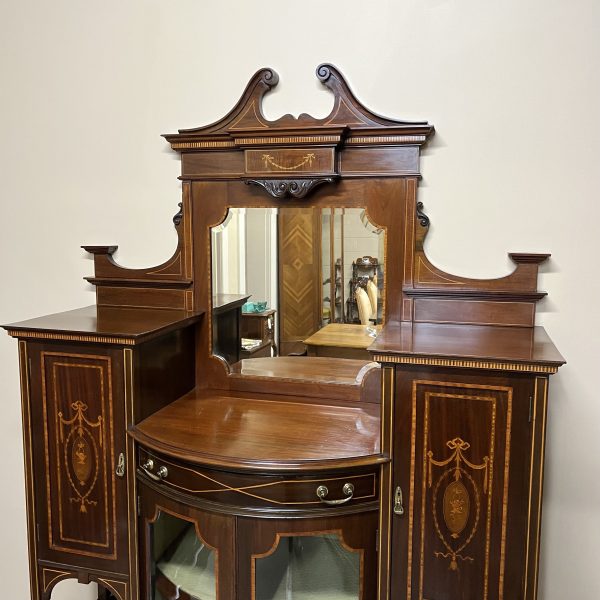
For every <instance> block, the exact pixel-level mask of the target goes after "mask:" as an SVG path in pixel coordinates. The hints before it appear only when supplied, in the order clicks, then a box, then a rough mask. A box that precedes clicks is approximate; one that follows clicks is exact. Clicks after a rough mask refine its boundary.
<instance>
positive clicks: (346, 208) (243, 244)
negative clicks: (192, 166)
mask: <svg viewBox="0 0 600 600" xmlns="http://www.w3.org/2000/svg"><path fill="white" fill-rule="evenodd" d="M408 191H409V187H408V186H407V185H406V183H405V182H404V181H400V184H399V183H398V181H392V180H391V179H384V178H382V179H379V180H376V181H367V180H359V179H354V180H343V179H342V180H339V181H336V182H335V183H331V184H329V185H323V186H320V187H318V188H317V189H315V190H314V191H313V192H312V193H311V195H310V196H309V197H307V198H304V199H302V200H292V199H286V200H281V199H276V198H271V197H269V195H268V194H266V193H265V191H264V190H263V189H262V188H260V187H258V186H249V185H245V184H244V183H243V182H227V183H223V182H219V183H217V182H194V183H193V184H192V199H193V202H192V206H193V211H194V212H193V219H194V226H195V229H196V231H197V232H198V233H197V234H196V238H195V239H194V244H195V246H196V248H198V247H200V248H206V249H207V252H206V253H202V254H196V257H195V263H196V274H197V277H196V281H197V282H198V284H199V285H198V286H197V288H196V292H197V294H198V295H197V298H198V300H199V301H201V302H204V303H205V304H204V305H205V306H206V311H207V316H206V318H205V319H204V321H203V323H202V324H201V325H200V336H199V337H200V344H201V345H202V347H203V348H204V351H205V352H206V354H205V356H206V358H207V360H206V361H204V363H203V364H202V365H199V368H200V369H201V370H204V372H206V373H210V377H211V378H213V377H216V378H222V377H225V378H226V377H228V375H230V374H234V375H235V376H236V377H237V376H238V375H239V372H240V371H239V369H235V368H234V369H232V368H231V367H232V365H234V364H236V363H238V362H239V361H240V360H247V359H249V356H248V355H247V354H246V356H244V355H243V349H242V348H243V347H242V345H241V338H242V337H244V338H245V337H246V336H243V335H241V333H238V331H240V329H239V328H240V327H241V320H242V307H243V306H244V305H245V304H247V303H252V304H256V305H257V306H246V308H245V309H244V310H245V311H250V310H252V309H256V310H258V311H259V312H263V313H268V312H269V311H271V310H275V313H274V314H273V315H267V317H266V320H267V321H268V320H269V316H270V319H271V327H272V330H273V340H272V342H267V343H266V344H264V345H263V346H262V348H259V350H260V351H264V352H265V354H263V355H259V357H260V358H263V357H265V356H289V355H292V354H308V355H316V356H321V355H322V354H321V350H320V349H319V350H318V351H317V352H314V353H313V352H310V351H309V350H310V349H309V348H307V345H306V344H305V343H304V340H306V339H308V338H310V337H311V336H312V335H313V334H315V333H317V332H319V331H320V330H322V329H323V327H324V326H327V325H352V326H353V327H356V329H357V330H360V332H361V333H362V335H363V336H365V338H366V339H367V341H366V342H365V343H364V344H363V347H362V348H359V349H358V350H359V352H358V353H354V354H353V353H352V352H346V351H342V352H341V353H339V352H338V351H337V350H333V351H332V353H331V354H330V355H331V356H337V357H347V358H353V359H356V358H361V359H362V360H369V355H368V353H367V352H366V347H367V346H368V345H369V344H370V341H371V340H373V339H375V338H374V337H373V334H371V335H369V332H368V329H369V330H371V331H372V332H373V333H375V332H376V331H377V328H378V327H379V326H380V325H382V324H383V323H384V322H387V321H388V320H389V319H391V320H398V319H399V318H400V312H399V311H400V306H401V305H400V303H398V302H392V303H390V302H389V301H388V298H398V296H399V295H400V294H401V291H400V289H401V280H399V279H398V278H397V277H396V278H389V277H388V272H391V273H396V274H398V273H400V272H401V270H402V264H403V253H404V248H403V246H402V244H398V243H394V242H393V241H392V240H393V237H394V236H393V235H390V233H388V232H390V231H401V230H402V228H403V227H404V219H405V199H404V196H405V195H406V193H407V192H408ZM208 199H210V202H209V200H208ZM399 208H400V210H399ZM286 219H287V220H286ZM294 219H296V220H297V221H300V222H301V221H302V219H303V220H304V221H305V222H310V223H312V224H311V227H310V229H311V231H312V234H313V235H314V237H315V238H316V239H317V240H318V241H316V242H315V243H311V244H310V245H309V244H307V243H306V236H305V233H303V232H301V231H300V229H299V226H298V223H294ZM282 222H283V226H282ZM283 227H287V229H288V231H292V232H293V233H292V237H294V235H297V237H298V238H299V239H301V240H302V242H303V243H304V245H305V246H307V247H308V246H310V248H312V250H313V257H312V259H311V261H312V264H311V265H310V266H305V265H304V264H301V262H302V261H301V260H300V261H297V260H296V258H297V257H295V256H293V254H292V252H291V251H292V250H293V249H294V243H291V244H290V243H288V244H287V245H285V246H284V244H285V240H284V239H283V238H284V235H283V234H282V231H281V229H282V228H283ZM342 227H343V228H344V232H345V234H346V235H345V236H344V237H345V238H346V240H345V242H344V244H343V245H344V247H343V248H342V239H343V236H342ZM242 229H243V231H241V230H242ZM251 230H253V231H259V234H258V236H259V237H260V239H259V241H258V243H256V244H255V243H254V242H253V241H252V239H251V236H249V235H248V232H249V231H251ZM332 233H333V239H332ZM338 234H339V235H338ZM336 238H337V239H336ZM332 242H333V243H332ZM296 245H297V244H296ZM282 247H283V248H284V249H285V250H290V253H289V254H290V256H283V252H282V251H281V249H282ZM323 249H324V250H323ZM269 251H270V252H271V254H270V255H269V257H267V252H269ZM336 254H337V256H336ZM332 255H333V256H334V261H333V265H332V261H331V256H332ZM282 258H283V259H284V260H282ZM338 258H339V259H341V260H340V263H341V264H340V265H338V275H339V276H338V277H335V268H336V262H337V260H338ZM233 261H235V262H233ZM307 262H308V261H307ZM294 263H295V264H294ZM353 263H354V265H353ZM224 265H225V269H223V266H224ZM240 265H242V266H243V268H242V269H240ZM244 265H245V266H244ZM286 265H287V270H288V274H287V276H288V278H289V272H292V273H293V272H294V271H295V270H298V271H300V272H301V270H302V269H304V268H306V272H307V276H310V277H312V280H313V284H312V287H313V292H314V298H315V300H314V304H313V310H312V316H311V317H310V318H311V319H312V321H310V323H309V325H308V326H307V329H306V331H305V332H301V333H300V334H298V335H296V339H293V333H292V334H290V328H289V327H288V328H287V329H286V324H285V323H283V319H282V313H283V316H285V311H286V308H287V310H291V311H293V310H294V308H295V307H293V306H292V307H291V308H290V307H289V303H288V305H287V306H286V305H285V304H283V303H284V301H285V298H282V296H284V293H283V292H282V290H283V287H284V284H286V279H285V275H283V276H282V274H283V271H284V266H286ZM332 266H333V270H334V278H333V284H334V285H335V283H336V279H339V280H340V281H339V284H340V285H339V286H338V289H337V290H336V289H335V288H334V294H337V296H336V295H334V296H332V295H331V290H332V287H331V283H332V279H331V273H332ZM340 267H341V268H343V269H344V270H343V272H341V273H340V271H341V268H340ZM390 270H391V271H390ZM257 272H258V276H257V277H254V276H253V275H249V273H257ZM200 273H202V274H203V277H202V279H201V278H200ZM207 274H209V275H208V276H207ZM258 278H260V281H258ZM353 279H355V280H356V281H354V282H353V281H352V280H353ZM288 281H289V282H290V284H289V285H288V286H287V287H288V291H289V290H290V289H291V290H292V291H291V294H293V293H294V290H293V287H294V285H295V284H298V281H297V280H296V279H289V280H288ZM369 283H371V285H368V284H369ZM308 287H310V286H308ZM374 287H375V288H376V290H375V294H372V296H374V301H375V302H374V304H375V310H373V307H372V305H371V303H370V299H369V297H368V294H369V291H368V289H369V288H371V291H373V288H374ZM358 289H361V290H362V291H363V292H364V294H365V296H366V297H367V302H369V305H370V306H371V310H370V312H369V314H368V316H367V320H366V322H365V323H364V324H362V325H361V321H360V314H359V311H358V305H357V304H356V303H355V302H353V300H354V299H355V297H356V292H357V290H358ZM256 290H258V291H256ZM331 297H333V298H334V302H335V301H336V299H337V306H338V307H341V306H342V303H343V313H342V311H341V310H340V311H339V312H338V313H337V314H336V315H335V316H334V317H333V318H332V316H331V315H332V313H331V308H330V298H331ZM292 300H293V297H292ZM261 301H262V302H265V301H266V302H267V306H266V307H264V305H263V306H261V305H260V304H259V302H261ZM282 305H283V310H280V309H281V307H282ZM262 308H264V310H262V311H261V310H260V309H262ZM278 313H279V314H278ZM307 313H308V310H307ZM253 314H256V313H252V312H244V317H243V318H244V320H245V321H247V322H252V319H255V318H256V317H254V316H253ZM342 314H343V317H342ZM245 315H249V316H248V317H246V316H245ZM342 318H343V319H345V320H344V321H341V319H342ZM306 320H308V319H306ZM244 327H245V328H246V329H244V330H243V331H247V330H248V329H247V327H248V326H247V325H246V324H245V325H244ZM265 327H268V322H267V324H266V325H265ZM258 329H260V328H258V327H257V328H255V329H254V332H255V333H254V334H253V335H255V336H256V335H257V330H258ZM263 331H264V329H263ZM258 333H260V331H258ZM286 335H288V336H289V338H287V339H286ZM232 336H233V337H234V338H235V337H236V336H237V337H238V338H239V344H238V343H237V341H236V342H235V343H231V341H229V342H228V339H229V340H231V338H232ZM290 338H291V339H290ZM250 339H253V338H252V337H250ZM254 339H257V338H254ZM244 341H245V340H244ZM326 355H327V354H326Z"/></svg>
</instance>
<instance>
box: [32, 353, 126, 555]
mask: <svg viewBox="0 0 600 600" xmlns="http://www.w3.org/2000/svg"><path fill="white" fill-rule="evenodd" d="M41 367H42V403H43V417H44V453H45V466H46V473H45V475H46V492H47V511H48V513H47V519H48V521H47V522H48V531H47V536H48V545H49V548H51V549H52V550H58V551H64V552H71V553H77V554H82V555H86V556H93V557H100V558H107V559H116V558H117V524H116V510H117V509H116V494H115V485H116V482H115V474H114V466H115V465H116V462H115V456H114V432H113V420H114V400H113V387H112V386H113V381H112V373H111V369H112V365H111V359H110V358H109V357H107V356H94V355H88V354H62V353H56V352H42V353H41Z"/></svg>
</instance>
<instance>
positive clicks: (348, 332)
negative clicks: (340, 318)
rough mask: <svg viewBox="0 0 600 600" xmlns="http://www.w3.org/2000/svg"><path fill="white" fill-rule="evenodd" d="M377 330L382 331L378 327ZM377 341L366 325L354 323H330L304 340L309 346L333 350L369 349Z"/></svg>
mask: <svg viewBox="0 0 600 600" xmlns="http://www.w3.org/2000/svg"><path fill="white" fill-rule="evenodd" d="M377 329H378V330H379V329H381V326H380V325H378V326H377ZM374 341H375V338H374V337H371V336H370V335H369V334H368V333H367V330H366V326H365V325H355V324H352V323H330V324H329V325H325V327H323V328H322V329H319V331H317V332H316V333H313V334H312V335H311V336H310V337H308V338H306V339H305V340H304V343H305V344H306V345H307V346H329V347H333V348H363V349H364V348H368V347H369V346H370V345H371V344H372V343H373V342H374Z"/></svg>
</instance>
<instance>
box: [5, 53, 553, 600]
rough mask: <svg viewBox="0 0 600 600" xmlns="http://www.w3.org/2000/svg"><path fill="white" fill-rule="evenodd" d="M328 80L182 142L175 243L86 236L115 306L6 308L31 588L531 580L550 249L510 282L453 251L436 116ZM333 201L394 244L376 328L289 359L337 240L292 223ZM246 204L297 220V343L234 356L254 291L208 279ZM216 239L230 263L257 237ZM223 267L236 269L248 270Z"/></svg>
mask: <svg viewBox="0 0 600 600" xmlns="http://www.w3.org/2000/svg"><path fill="white" fill-rule="evenodd" d="M317 77H318V78H319V80H320V81H321V82H322V83H323V84H324V85H325V86H326V87H327V88H329V90H330V91H331V92H332V93H333V96H334V106H333V109H332V112H331V114H330V115H329V116H327V117H325V118H324V119H314V118H313V117H310V116H309V115H301V116H300V117H298V118H294V117H292V116H290V115H286V116H283V117H281V118H280V119H278V120H277V121H269V120H267V119H266V118H265V117H264V115H263V113H262V108H261V106H262V98H263V96H264V94H265V93H266V92H268V91H269V90H270V89H271V88H273V87H274V86H275V85H277V82H278V77H277V74H276V73H275V72H274V71H273V70H271V69H262V70H260V71H258V72H257V73H256V74H255V75H254V77H253V78H252V79H251V81H250V83H249V84H248V86H247V87H246V90H245V91H244V93H243V94H242V97H241V98H240V100H239V101H238V103H237V104H236V105H235V106H234V108H233V109H232V110H231V111H230V112H229V113H228V114H227V115H226V116H225V117H224V118H223V119H221V120H220V121H218V122H216V123H214V124H212V125H208V126H205V127H199V128H194V129H186V130H180V131H179V132H178V133H176V134H172V135H166V136H165V138H166V139H167V141H168V142H169V143H170V144H171V147H172V148H173V149H174V150H175V151H177V152H180V153H181V158H182V174H181V177H180V179H181V181H182V202H181V205H180V210H179V211H178V212H177V214H176V215H175V217H174V219H173V221H174V225H175V228H176V230H177V233H178V240H179V241H178V245H177V249H176V251H175V254H174V255H173V256H172V257H171V258H170V259H169V260H167V261H166V262H164V263H163V264H161V265H158V266H156V267H153V268H149V269H127V268H124V267H121V266H119V265H118V263H117V262H116V261H115V260H114V256H113V255H114V253H115V251H116V247H115V246H86V247H85V248H86V250H87V251H88V252H90V253H92V254H93V256H94V267H95V273H94V275H93V276H92V277H89V278H88V280H89V281H90V282H91V283H92V284H93V285H95V286H96V291H97V293H96V305H94V306H91V307H88V308H84V309H79V310H75V311H69V312H66V313H61V314H58V315H50V316H47V317H42V318H38V319H32V320H29V321H24V322H21V323H14V324H11V325H5V328H6V329H7V330H8V333H9V334H10V335H12V336H13V337H16V338H18V343H19V357H20V368H21V384H22V386H21V387H22V407H23V432H24V450H25V474H26V486H27V490H26V492H27V494H26V499H27V519H28V535H29V557H30V575H31V598H32V600H48V599H49V598H50V597H51V595H52V591H53V589H54V587H55V586H56V584H57V583H58V582H60V581H62V580H64V579H67V578H74V579H77V580H78V581H79V582H80V583H82V584H86V583H89V582H92V581H93V582H97V583H98V584H99V589H100V592H99V593H100V597H101V598H103V599H108V598H115V599H118V600H175V599H176V598H178V599H180V600H204V598H216V599H217V600H238V599H239V600H241V599H247V600H282V599H283V600H301V599H302V598H305V597H309V596H310V597H311V598H323V599H324V600H332V599H339V600H388V599H390V600H391V599H393V600H417V599H421V600H422V599H424V598H427V599H428V600H450V599H452V600H473V599H475V598H477V599H481V600H516V599H517V598H519V599H524V600H534V599H535V598H536V597H537V575H538V562H539V556H540V552H541V548H540V528H541V506H542V491H543V467H544V444H545V435H546V414H547V403H548V385H549V376H550V375H551V374H553V373H555V372H556V371H557V370H558V368H559V367H560V366H561V365H562V364H563V363H564V359H563V358H562V357H561V355H560V354H559V353H558V351H557V350H556V348H555V347H554V345H553V344H552V342H551V341H550V339H549V338H548V336H547V334H546V333H545V332H544V330H543V329H542V328H540V327H536V326H535V307H536V303H537V301H538V300H540V299H541V298H542V297H544V295H545V293H544V292H540V291H538V290H537V274H538V268H539V265H540V264H541V263H542V262H543V261H544V260H546V259H547V258H548V256H549V255H548V254H531V253H512V254H510V257H511V259H512V260H513V262H514V263H515V270H514V272H513V273H511V274H510V275H508V276H506V277H503V278H499V279H493V280H480V279H469V278H465V277H458V276H454V275H452V274H448V273H445V272H443V271H441V270H440V269H439V268H437V267H436V266H435V265H433V264H432V263H431V262H430V261H429V259H428V258H427V256H426V255H425V253H424V250H423V241H424V239H425V236H426V235H427V232H428V229H429V217H428V216H427V215H426V214H425V213H424V211H423V207H422V205H421V204H420V203H419V202H418V201H417V184H418V180H419V178H420V172H419V154H420V148H421V146H422V145H423V144H425V143H426V142H427V140H428V138H429V137H430V136H431V135H432V134H433V127H432V126H431V125H429V124H428V123H426V122H405V121H398V120H392V119H386V118H384V117H380V116H378V115H376V114H374V113H372V112H371V111H370V110H368V109H367V108H365V107H364V106H363V105H362V104H361V103H360V102H359V101H358V100H357V99H356V97H355V96H354V95H353V94H352V92H351V91H350V89H349V87H348V85H347V83H346V82H345V80H344V78H343V77H342V75H341V74H340V73H339V71H338V70H337V69H336V68H335V67H333V66H332V65H326V64H325V65H320V66H319V67H318V68H317ZM334 208H335V209H338V208H345V209H353V210H355V211H356V212H357V213H360V215H361V219H360V221H361V222H362V221H363V220H364V222H368V223H369V232H370V233H369V235H370V234H371V233H372V234H374V235H376V236H379V237H375V238H372V239H371V240H370V241H368V242H367V243H370V244H372V245H374V246H377V248H379V249H381V252H382V255H381V256H382V258H381V260H380V261H379V262H378V264H381V265H383V266H382V267H381V269H382V271H381V277H379V282H380V283H381V282H382V281H383V284H382V285H381V286H380V287H381V289H380V290H379V300H378V302H381V315H382V324H381V328H380V329H378V335H377V338H376V339H374V340H373V342H372V343H370V344H366V345H365V344H363V345H362V351H363V352H366V353H368V354H365V355H364V359H362V360H359V359H352V358H345V357H344V356H345V355H344V352H343V351H340V352H337V353H336V350H335V349H336V348H339V347H342V346H343V345H344V344H343V340H341V339H338V340H336V339H334V340H333V341H332V342H331V343H330V344H329V345H328V356H327V357H323V356H286V354H289V353H292V350H293V347H295V346H294V345H295V344H296V342H297V341H300V342H301V341H302V340H304V339H309V338H312V339H319V338H320V337H323V335H325V334H327V333H328V332H327V331H325V330H322V331H319V327H320V324H321V323H322V315H323V310H318V309H319V302H320V300H319V297H320V295H322V294H320V292H321V291H322V290H321V289H320V287H321V286H322V282H323V281H324V280H326V279H324V277H323V272H326V270H327V268H329V270H330V271H331V270H332V268H333V267H332V264H333V262H332V260H333V258H335V257H333V256H332V257H330V262H329V266H328V267H327V261H326V257H324V256H323V255H322V254H320V253H322V252H324V251H325V250H324V249H323V248H322V247H321V245H320V244H316V243H314V241H311V239H312V238H310V239H309V238H307V236H306V233H305V232H304V229H303V228H302V227H301V226H300V225H299V224H298V219H299V218H300V217H302V219H304V220H306V221H307V222H308V221H310V222H311V223H321V215H323V214H325V213H323V212H322V211H330V212H329V214H333V213H332V209H334ZM249 210H259V211H268V212H266V213H265V215H267V217H268V218H267V219H266V220H267V221H268V219H269V218H271V217H272V216H273V215H276V216H277V219H278V222H279V223H280V224H281V229H280V231H279V234H278V236H275V238H276V239H277V240H278V241H277V243H276V244H275V245H276V246H277V252H278V254H277V256H278V257H279V258H280V259H281V262H279V263H278V268H277V269H275V271H277V277H278V278H279V279H278V282H277V297H278V303H279V305H278V306H277V307H275V306H274V307H273V308H274V309H276V310H274V311H271V314H270V315H269V318H272V319H274V321H275V322H274V323H273V325H274V326H273V327H271V328H270V330H269V332H267V333H268V336H269V343H272V344H273V346H276V347H278V349H279V350H280V353H281V354H282V355H281V356H277V357H260V358H251V357H246V356H244V355H243V354H242V355H240V338H241V337H242V335H241V334H242V329H243V327H244V326H243V325H241V324H240V319H243V317H241V312H240V311H241V308H240V307H241V305H242V304H243V302H244V301H245V299H247V298H248V296H249V294H250V292H249V293H246V289H243V290H241V291H240V290H238V291H240V293H237V294H236V290H235V289H230V290H229V289H228V291H231V294H229V295H228V296H227V297H225V296H219V297H217V296H216V295H214V294H213V289H214V277H215V273H213V272H212V269H213V263H212V262H211V239H212V238H211V236H212V233H213V231H216V230H217V229H218V231H219V232H220V233H222V232H223V231H225V229H226V227H228V223H229V222H230V221H231V219H229V217H230V216H231V215H232V214H236V215H237V217H236V219H237V220H236V221H235V227H237V228H238V229H239V228H242V227H244V226H245V225H244V223H245V221H244V215H245V214H246V212H245V211H249ZM259 216H261V218H262V213H260V215H259ZM363 216H364V217H365V218H364V219H363V218H362V217H363ZM257 221H260V219H257ZM263 221H265V219H263ZM215 228H216V229H215ZM312 230H313V231H314V227H313V229H312ZM231 231H237V230H234V229H232V230H231ZM250 233H251V232H250V231H249V230H246V231H244V236H245V237H244V239H246V240H248V241H247V243H248V244H249V245H248V246H247V248H249V247H251V245H252V244H254V246H255V247H258V245H259V244H258V241H260V244H262V245H261V246H260V248H259V249H260V250H261V251H262V248H263V246H264V247H265V248H267V246H268V244H267V243H266V242H265V236H264V235H263V236H262V238H260V240H258V241H257V240H253V239H250V238H249V237H248V235H249V234H250ZM355 234H356V235H358V236H362V235H363V232H362V231H361V230H359V231H357V232H355ZM365 235H366V234H365ZM220 239H221V244H222V245H221V247H220V252H222V256H221V258H222V257H223V256H227V257H230V258H229V259H228V260H234V259H233V258H231V257H233V256H242V255H243V252H241V250H240V248H239V244H238V246H236V247H235V252H233V251H230V250H231V248H228V247H227V245H226V244H227V243H234V242H235V240H236V239H238V238H237V237H236V235H234V234H231V233H226V234H225V235H222V236H221V238H220ZM227 240H229V242H228V241H227ZM332 247H333V241H332ZM232 248H233V246H232ZM253 248H254V247H253ZM295 252H296V254H295ZM309 255H310V258H307V256H309ZM240 260H241V259H240ZM222 262H223V261H222ZM228 267H231V272H232V273H234V274H235V277H229V278H222V280H223V281H225V280H226V281H227V285H228V286H233V287H235V286H234V284H233V283H231V282H232V281H233V280H234V279H235V280H236V281H241V280H242V279H244V273H243V272H242V271H243V268H242V262H240V263H239V264H237V263H235V264H233V263H232V264H230V265H228ZM321 271H323V272H321ZM245 281H246V284H247V285H248V286H249V288H250V287H252V285H253V284H254V283H255V282H254V281H253V280H252V278H251V277H250V276H246V279H245ZM244 287H246V286H244ZM307 298H308V299H309V300H310V301H309V300H306V299H307ZM330 301H331V299H330ZM282 314H283V317H281V315H282ZM317 317H318V318H317ZM279 319H281V320H279ZM241 327H242V329H241ZM329 327H330V328H331V327H334V325H330V326H329ZM378 328H379V326H378ZM244 331H245V330H244ZM299 332H301V333H302V335H300V333H299ZM331 332H332V330H331V329H330V330H329V333H331ZM261 333H262V334H264V333H265V332H264V331H262V330H261ZM333 333H334V334H335V332H333ZM338 337H339V336H338ZM334 338H335V335H334ZM261 339H262V336H261ZM281 341H283V342H284V344H283V345H282V344H281ZM292 342H293V343H292ZM286 344H287V346H286ZM288 346H289V350H290V352H288V351H287V350H286V348H288ZM360 358H362V355H361V357H360Z"/></svg>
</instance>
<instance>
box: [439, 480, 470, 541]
mask: <svg viewBox="0 0 600 600" xmlns="http://www.w3.org/2000/svg"><path fill="white" fill-rule="evenodd" d="M442 506H443V514H444V521H445V522H446V527H448V529H449V530H450V534H451V536H452V537H453V538H457V537H458V536H459V535H460V534H461V532H462V531H463V529H464V528H465V527H466V525H467V521H468V520H469V511H470V507H471V505H470V501H469V492H468V491H467V488H465V486H464V485H463V483H462V481H461V480H460V479H459V480H458V481H453V482H452V483H451V484H450V485H448V487H447V488H446V490H445V491H444V498H443V500H442Z"/></svg>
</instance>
